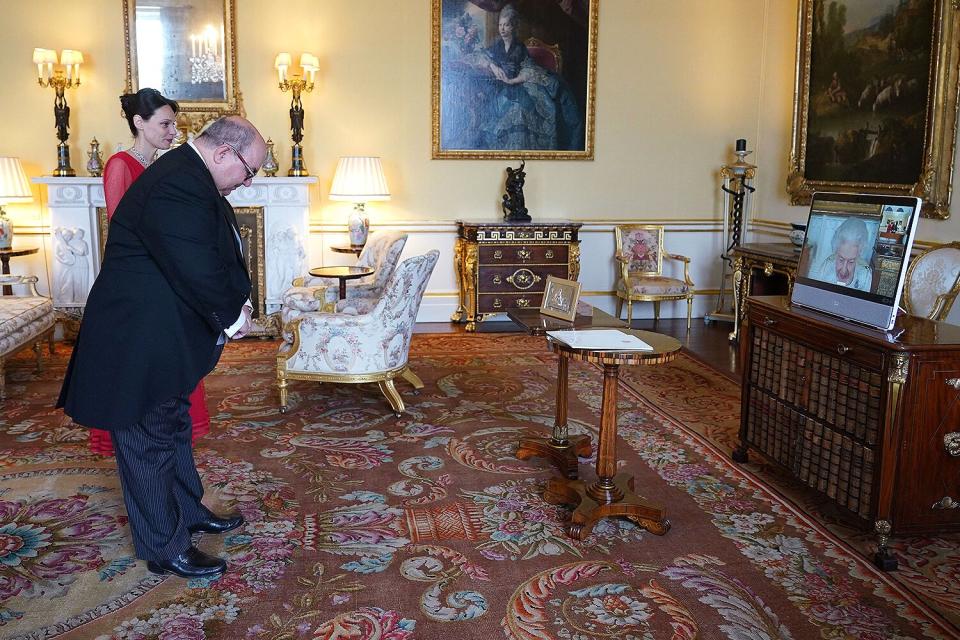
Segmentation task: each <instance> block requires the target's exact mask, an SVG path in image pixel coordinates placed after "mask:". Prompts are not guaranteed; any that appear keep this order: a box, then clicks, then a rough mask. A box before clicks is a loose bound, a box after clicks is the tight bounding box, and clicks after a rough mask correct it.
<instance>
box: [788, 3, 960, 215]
mask: <svg viewBox="0 0 960 640" xmlns="http://www.w3.org/2000/svg"><path fill="white" fill-rule="evenodd" d="M930 1H931V7H932V12H933V14H932V16H929V18H930V25H931V26H930V39H929V41H926V40H923V41H922V42H923V43H924V44H923V46H921V47H919V51H918V53H919V55H921V56H925V55H929V61H930V64H929V67H924V68H923V72H922V73H917V74H915V75H913V76H911V75H910V74H909V73H905V72H904V71H905V70H908V66H907V65H909V64H914V65H915V66H916V64H917V63H916V60H918V59H919V60H923V59H925V58H923V57H921V58H917V56H915V55H913V54H914V50H913V49H910V50H906V49H905V47H901V48H900V49H891V48H887V49H881V48H878V46H874V45H876V43H873V44H872V45H871V46H870V47H867V46H866V45H863V46H861V47H859V48H858V46H857V45H856V44H849V45H847V46H850V47H851V49H850V51H847V50H845V49H844V48H843V47H841V48H840V50H839V53H837V51H834V50H826V51H823V52H820V50H821V49H826V48H825V47H820V48H818V50H817V51H814V41H815V40H816V38H815V35H814V20H815V18H816V17H817V16H820V18H821V19H822V20H827V21H830V20H833V21H834V22H836V21H837V20H838V19H839V20H840V21H841V22H840V24H841V27H842V26H844V25H845V22H843V19H844V18H843V16H845V15H846V14H841V13H840V12H827V11H826V8H825V6H824V5H826V4H827V0H800V5H799V12H798V19H797V54H796V55H797V58H796V76H795V80H796V85H795V93H794V105H793V131H792V146H791V150H790V169H789V175H788V176H787V184H786V190H787V193H789V194H790V204H794V205H804V204H809V203H810V199H811V196H812V195H813V193H814V192H815V191H853V192H866V193H882V194H896V195H910V196H916V197H919V198H922V199H923V211H922V215H923V216H924V217H928V218H939V219H941V220H944V219H946V218H948V217H949V216H950V195H951V193H950V192H951V181H952V179H953V176H952V170H953V158H954V153H955V150H956V143H957V106H958V105H957V95H958V88H960V0H930ZM841 4H842V3H841ZM818 6H819V10H818ZM893 18H894V19H895V18H896V15H894V16H893ZM829 26H830V25H828V27H829ZM851 28H852V27H851ZM825 31H830V29H829V28H825ZM818 33H819V30H818ZM924 33H926V32H925V31H924ZM864 37H866V36H864ZM876 37H877V38H878V37H879V35H878V36H876ZM890 37H891V38H892V37H893V34H892V33H891V34H890ZM875 39H876V38H875ZM926 43H929V45H927V44H926ZM926 46H929V47H930V49H929V51H927V50H926ZM914 48H916V47H914ZM818 52H820V53H818ZM818 55H820V56H822V58H821V59H822V60H824V61H827V60H828V59H829V60H831V61H832V62H824V66H823V67H820V66H819V65H818V69H819V71H818V70H817V69H811V60H812V59H813V58H816V57H817V56H818ZM828 56H832V57H830V58H828ZM882 56H886V58H885V59H884V58H882ZM878 57H880V58H878ZM827 65H829V66H827ZM883 65H886V66H883ZM830 70H833V73H832V76H831V77H832V79H831V80H830V81H829V83H827V80H826V76H825V75H824V74H825V73H828V72H829V71H830ZM914 71H916V70H914ZM844 73H846V74H847V77H846V78H844V77H843V76H842V75H841V74H844ZM924 74H925V75H926V95H923V94H922V90H923V86H924V82H923V80H924V78H923V76H924ZM814 76H817V77H816V78H815V77H814ZM812 85H816V87H813V91H812V89H811V87H812ZM885 89H889V91H887V94H888V95H886V96H883V97H881V92H883V91H884V90H885ZM811 107H813V108H814V109H815V112H814V113H813V114H812V115H811ZM911 109H914V110H915V111H911ZM921 117H922V126H923V131H924V135H923V146H922V150H917V149H914V150H913V154H916V155H915V157H916V158H917V163H916V164H913V163H912V161H908V162H907V163H906V164H904V165H903V169H902V173H901V175H902V176H903V177H904V178H905V180H904V181H900V182H897V181H895V180H890V178H891V177H893V172H892V171H889V170H878V169H877V165H881V166H883V167H888V168H889V167H890V166H891V164H890V163H889V162H881V161H883V160H884V158H885V157H896V156H899V157H901V158H902V157H903V155H905V152H904V151H903V147H907V146H909V145H908V144H906V143H904V142H903V140H907V139H911V140H912V139H919V136H911V135H910V133H911V128H917V129H919V126H918V125H919V124H920V118H921ZM811 118H814V120H815V121H814V123H813V125H812V126H811V122H810V120H811ZM856 118H859V121H858V122H859V123H858V124H852V122H853V120H854V119H856ZM845 120H848V121H849V122H848V123H847V124H843V122H844V121H845ZM864 122H865V123H866V124H863V123H864ZM871 123H872V124H871ZM849 126H852V127H855V128H853V129H843V130H840V128H841V127H849ZM856 127H862V128H859V129H858V128H856ZM833 134H836V137H834V135H833ZM884 134H885V137H884V138H882V136H884ZM841 152H842V153H841ZM888 152H889V154H892V155H890V156H885V155H883V154H885V153H888ZM913 154H911V156H913ZM874 159H876V162H874V164H873V165H871V164H870V162H871V161H872V160H874ZM885 172H886V174H885V175H884V173H885ZM818 174H819V175H818ZM871 174H873V175H871ZM913 176H916V180H913V181H909V180H910V179H912V178H913ZM883 177H886V178H887V179H888V181H885V182H884V181H876V180H878V178H879V179H881V180H882V179H883Z"/></svg>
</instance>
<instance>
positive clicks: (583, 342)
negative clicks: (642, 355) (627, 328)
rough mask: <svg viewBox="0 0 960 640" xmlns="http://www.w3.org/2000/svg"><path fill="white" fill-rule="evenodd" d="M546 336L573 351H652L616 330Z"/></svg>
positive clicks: (638, 340)
mask: <svg viewBox="0 0 960 640" xmlns="http://www.w3.org/2000/svg"><path fill="white" fill-rule="evenodd" d="M547 335H548V336H550V337H551V338H553V339H554V340H557V341H558V342H562V343H564V344H565V345H567V346H570V347H573V348H574V349H591V350H593V351H653V347H651V346H650V345H649V344H647V343H646V342H644V341H643V340H641V339H640V338H638V337H637V336H635V335H632V334H629V333H624V332H622V331H618V330H617V329H586V330H581V331H547Z"/></svg>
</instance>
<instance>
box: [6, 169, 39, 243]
mask: <svg viewBox="0 0 960 640" xmlns="http://www.w3.org/2000/svg"><path fill="white" fill-rule="evenodd" d="M8 202H33V192H32V191H30V183H29V182H27V174H25V173H24V172H23V167H22V166H21V165H20V158H0V250H3V249H10V247H11V246H12V245H13V224H12V223H11V222H10V219H9V218H8V217H7V212H6V211H4V210H3V205H5V204H7V203H8Z"/></svg>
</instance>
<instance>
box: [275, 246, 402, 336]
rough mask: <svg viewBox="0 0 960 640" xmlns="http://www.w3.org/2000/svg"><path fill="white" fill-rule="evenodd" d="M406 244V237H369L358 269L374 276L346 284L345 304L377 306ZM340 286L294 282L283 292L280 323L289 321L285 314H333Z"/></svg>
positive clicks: (330, 280) (304, 279) (328, 282)
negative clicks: (368, 270)
mask: <svg viewBox="0 0 960 640" xmlns="http://www.w3.org/2000/svg"><path fill="white" fill-rule="evenodd" d="M406 243H407V234H405V233H388V232H378V233H375V234H373V235H372V236H370V241H369V242H367V244H366V245H364V247H363V251H362V252H361V253H360V257H359V258H358V259H357V266H358V267H373V268H374V269H375V270H376V271H374V273H373V275H371V276H367V277H366V278H360V279H359V280H354V281H352V282H348V283H347V297H346V298H345V299H346V300H358V299H363V300H366V301H367V302H372V303H374V304H375V303H376V301H377V299H378V298H379V297H380V294H381V293H382V292H383V287H384V285H386V284H387V282H389V280H390V276H392V275H393V270H394V269H396V268H397V262H399V260H400V254H401V253H402V252H403V247H404V245H405V244H406ZM338 287H339V285H338V282H337V279H336V278H317V277H314V276H306V277H302V278H294V280H293V286H292V287H290V288H289V289H287V290H286V291H284V292H283V296H282V298H281V299H282V302H283V306H282V308H281V313H280V315H281V321H282V322H283V323H284V324H286V322H287V321H288V320H290V319H291V317H290V314H288V313H286V312H287V311H288V310H293V311H320V310H321V309H326V310H332V309H333V308H334V307H335V305H336V304H337V302H338V296H339V289H338Z"/></svg>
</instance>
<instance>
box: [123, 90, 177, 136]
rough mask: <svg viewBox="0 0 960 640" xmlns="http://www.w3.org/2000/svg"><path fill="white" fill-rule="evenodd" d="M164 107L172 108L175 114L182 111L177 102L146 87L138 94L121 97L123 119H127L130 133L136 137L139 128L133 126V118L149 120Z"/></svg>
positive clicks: (127, 94)
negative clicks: (138, 117)
mask: <svg viewBox="0 0 960 640" xmlns="http://www.w3.org/2000/svg"><path fill="white" fill-rule="evenodd" d="M163 106H167V107H170V108H171V109H173V112H174V113H177V112H178V111H180V105H178V104H177V101H176V100H171V99H170V98H164V97H163V94H162V93H160V92H159V91H157V90H156V89H150V88H148V87H146V88H143V89H140V91H137V92H136V93H125V94H123V95H122V96H120V108H121V109H123V117H124V118H126V119H127V125H128V126H129V127H130V133H132V134H133V135H134V136H136V135H137V128H136V127H135V126H134V125H133V116H140V117H141V118H143V119H144V120H149V119H150V117H151V116H152V115H153V114H154V113H156V112H157V109H159V108H160V107H163Z"/></svg>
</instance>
